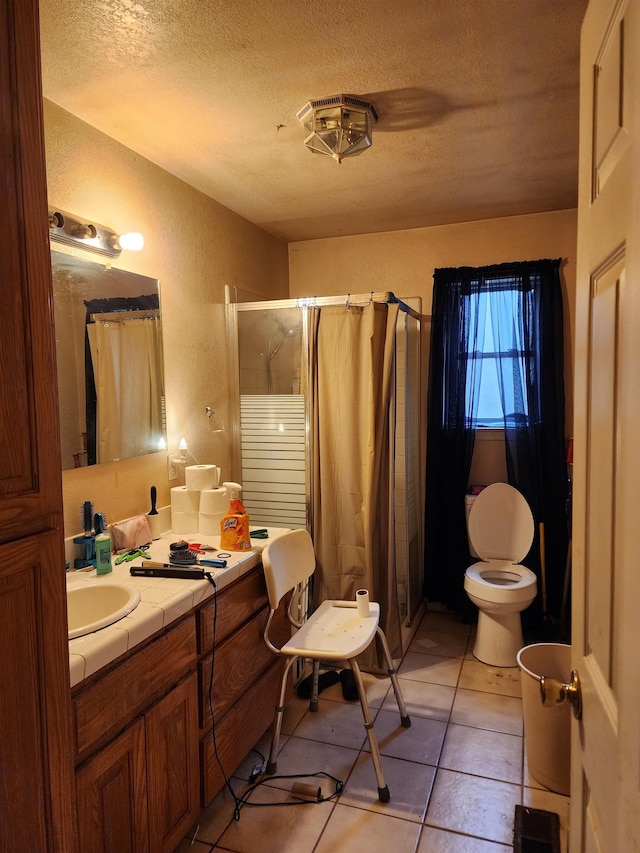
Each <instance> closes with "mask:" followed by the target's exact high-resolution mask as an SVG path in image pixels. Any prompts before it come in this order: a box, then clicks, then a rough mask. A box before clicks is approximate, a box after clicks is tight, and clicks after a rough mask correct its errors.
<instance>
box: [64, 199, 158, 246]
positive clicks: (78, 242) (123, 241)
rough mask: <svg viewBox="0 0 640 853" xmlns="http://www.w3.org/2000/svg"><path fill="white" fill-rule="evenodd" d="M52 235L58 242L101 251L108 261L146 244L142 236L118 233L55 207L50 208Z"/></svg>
mask: <svg viewBox="0 0 640 853" xmlns="http://www.w3.org/2000/svg"><path fill="white" fill-rule="evenodd" d="M49 235H50V237H51V239H52V240H55V241H56V242H58V243H64V244H65V245H67V246H75V247H76V248H81V249H85V250H88V251H90V252H97V253H98V254H99V255H106V257H108V258H117V257H118V255H119V254H120V253H121V251H122V250H123V249H129V250H133V251H137V250H139V249H142V247H143V245H144V238H143V236H142V234H138V233H133V232H132V233H129V234H116V232H115V231H112V230H111V229H110V228H105V226H104V225H96V224H95V223H93V222H87V221H86V220H82V219H78V217H77V216H75V214H73V213H67V211H65V210H59V209H58V208H55V207H50V208H49Z"/></svg>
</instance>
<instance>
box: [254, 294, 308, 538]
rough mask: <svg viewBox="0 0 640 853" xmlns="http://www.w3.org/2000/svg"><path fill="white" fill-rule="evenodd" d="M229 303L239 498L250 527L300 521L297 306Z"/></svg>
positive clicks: (300, 330)
mask: <svg viewBox="0 0 640 853" xmlns="http://www.w3.org/2000/svg"><path fill="white" fill-rule="evenodd" d="M254 306H255V303H254ZM237 308H238V313H237V326H238V365H239V390H240V435H241V439H240V452H241V453H240V455H241V462H240V464H241V482H242V486H243V501H244V504H245V507H246V510H247V512H248V514H249V518H250V519H251V526H252V527H256V526H261V525H263V526H265V527H268V526H270V525H271V526H274V527H292V528H296V527H306V525H307V514H308V491H309V489H308V476H307V413H306V404H305V385H306V363H307V361H306V355H305V348H306V344H305V342H304V338H305V335H304V322H303V321H304V315H303V310H302V309H299V308H281V307H277V308H265V309H259V310H255V308H254V309H253V310H245V311H243V310H242V305H238V306H237Z"/></svg>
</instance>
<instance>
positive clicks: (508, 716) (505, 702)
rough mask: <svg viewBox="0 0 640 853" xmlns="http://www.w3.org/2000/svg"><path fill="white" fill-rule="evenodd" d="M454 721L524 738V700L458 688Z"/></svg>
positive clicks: (452, 713)
mask: <svg viewBox="0 0 640 853" xmlns="http://www.w3.org/2000/svg"><path fill="white" fill-rule="evenodd" d="M451 722H452V723H458V725H462V726H476V727H477V728H481V729H491V730H492V731H496V732H504V733H505V734H509V735H522V700H521V699H516V698H514V697H511V696H499V695H498V694H496V693H483V692H481V691H479V690H461V689H460V688H458V690H457V692H456V697H455V700H454V702H453V708H452V710H451Z"/></svg>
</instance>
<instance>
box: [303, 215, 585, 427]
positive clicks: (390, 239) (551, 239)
mask: <svg viewBox="0 0 640 853" xmlns="http://www.w3.org/2000/svg"><path fill="white" fill-rule="evenodd" d="M576 228H577V212H576V211H575V210H560V211H554V212H552V213H538V214H533V215H530V216H513V217H509V218H505V219H486V220H479V221H477V222H464V223H462V224H456V225H439V226H435V227H433V228H414V229H411V230H408V231H388V232H386V233H383V234H366V235H360V236H355V237H335V238H332V239H326V240H308V241H305V242H298V243H290V244H289V280H290V290H291V296H293V297H296V296H329V295H336V294H342V293H345V290H346V289H347V285H346V283H347V282H348V283H349V286H348V290H351V292H352V293H369V292H371V291H372V290H373V291H385V290H391V291H393V292H394V293H395V294H396V295H397V296H400V297H404V298H407V297H409V296H418V297H421V298H422V310H423V312H424V313H425V314H430V313H431V301H432V292H433V270H434V269H435V268H437V267H459V266H474V267H475V266H484V265H486V264H498V263H502V262H504V261H527V260H536V259H538V258H565V259H566V262H565V263H564V264H563V265H562V269H561V275H562V279H563V288H564V311H565V313H564V325H565V341H564V344H565V391H566V399H567V404H566V418H567V431H568V433H570V431H571V429H572V426H571V425H572V423H573V417H572V412H573V405H572V400H573V341H574V332H573V329H574V302H575V290H576Z"/></svg>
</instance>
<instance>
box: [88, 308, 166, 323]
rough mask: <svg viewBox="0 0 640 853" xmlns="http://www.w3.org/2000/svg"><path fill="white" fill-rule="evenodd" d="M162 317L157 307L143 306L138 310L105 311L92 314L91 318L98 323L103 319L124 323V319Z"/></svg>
mask: <svg viewBox="0 0 640 853" xmlns="http://www.w3.org/2000/svg"><path fill="white" fill-rule="evenodd" d="M156 317H160V311H159V310H158V309H157V308H141V309H140V310H137V311H103V312H98V313H96V314H91V317H90V319H91V320H93V321H94V322H96V323H100V322H102V321H105V322H110V323H122V322H123V321H124V320H152V319H155V318H156Z"/></svg>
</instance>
